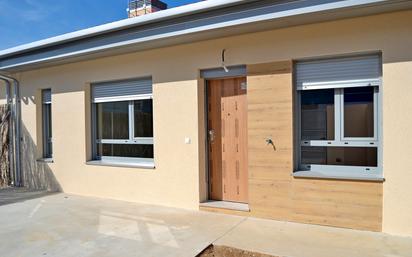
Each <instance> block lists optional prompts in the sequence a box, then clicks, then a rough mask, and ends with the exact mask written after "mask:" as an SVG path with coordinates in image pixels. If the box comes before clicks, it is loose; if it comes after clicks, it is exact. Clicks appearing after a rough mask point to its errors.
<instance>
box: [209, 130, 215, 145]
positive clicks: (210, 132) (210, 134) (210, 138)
mask: <svg viewBox="0 0 412 257" xmlns="http://www.w3.org/2000/svg"><path fill="white" fill-rule="evenodd" d="M214 140H215V130H214V129H210V130H209V141H210V142H211V143H212V142H213V141H214Z"/></svg>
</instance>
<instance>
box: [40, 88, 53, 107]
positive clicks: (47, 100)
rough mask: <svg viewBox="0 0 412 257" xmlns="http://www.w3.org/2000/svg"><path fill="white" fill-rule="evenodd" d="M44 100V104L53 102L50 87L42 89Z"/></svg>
mask: <svg viewBox="0 0 412 257" xmlns="http://www.w3.org/2000/svg"><path fill="white" fill-rule="evenodd" d="M42 102H43V103H44V104H50V103H51V90H50V89H45V90H43V91H42Z"/></svg>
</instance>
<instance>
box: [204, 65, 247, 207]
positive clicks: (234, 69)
mask: <svg viewBox="0 0 412 257" xmlns="http://www.w3.org/2000/svg"><path fill="white" fill-rule="evenodd" d="M228 70H229V71H228V72H225V70H224V69H223V68H213V69H206V70H201V71H200V78H201V79H202V80H203V83H204V88H203V95H204V108H203V109H204V114H203V115H204V128H203V133H204V135H205V147H204V151H205V172H206V174H205V175H206V186H207V190H206V198H207V201H209V200H211V199H210V195H211V193H210V170H209V133H208V125H209V122H208V121H209V119H208V118H209V108H208V106H209V97H208V87H209V81H210V80H220V79H230V78H240V77H244V78H246V79H247V72H246V65H236V66H229V67H228Z"/></svg>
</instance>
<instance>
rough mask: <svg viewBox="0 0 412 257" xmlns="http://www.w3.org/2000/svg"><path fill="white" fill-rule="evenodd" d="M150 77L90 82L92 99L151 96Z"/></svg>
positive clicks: (126, 99) (130, 98) (128, 99)
mask: <svg viewBox="0 0 412 257" xmlns="http://www.w3.org/2000/svg"><path fill="white" fill-rule="evenodd" d="M152 88H153V87H152V79H151V78H139V79H129V80H121V81H112V82H102V83H95V84H92V100H93V102H95V103H101V102H111V101H130V100H138V99H147V98H151V97H152V93H153V91H152Z"/></svg>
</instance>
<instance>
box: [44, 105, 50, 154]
mask: <svg viewBox="0 0 412 257" xmlns="http://www.w3.org/2000/svg"><path fill="white" fill-rule="evenodd" d="M43 148H44V149H43V152H44V157H46V158H50V157H52V121H51V104H43Z"/></svg>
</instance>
